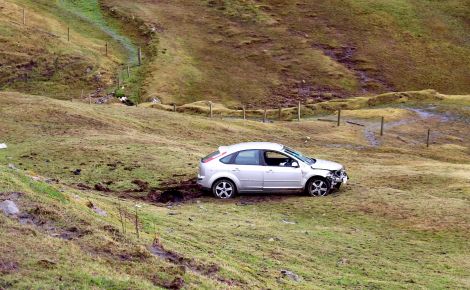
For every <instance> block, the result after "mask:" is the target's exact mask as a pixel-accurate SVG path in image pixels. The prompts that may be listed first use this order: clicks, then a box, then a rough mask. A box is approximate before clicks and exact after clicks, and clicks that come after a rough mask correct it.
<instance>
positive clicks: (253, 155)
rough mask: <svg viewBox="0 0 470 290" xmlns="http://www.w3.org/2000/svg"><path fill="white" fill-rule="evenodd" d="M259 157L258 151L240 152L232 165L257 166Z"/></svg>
mask: <svg viewBox="0 0 470 290" xmlns="http://www.w3.org/2000/svg"><path fill="white" fill-rule="evenodd" d="M259 157H260V156H259V150H245V151H240V152H238V154H237V156H236V157H235V159H234V162H233V163H234V164H238V165H259V164H260V162H259Z"/></svg>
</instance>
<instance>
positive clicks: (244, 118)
mask: <svg viewBox="0 0 470 290" xmlns="http://www.w3.org/2000/svg"><path fill="white" fill-rule="evenodd" d="M243 120H246V108H245V105H243Z"/></svg>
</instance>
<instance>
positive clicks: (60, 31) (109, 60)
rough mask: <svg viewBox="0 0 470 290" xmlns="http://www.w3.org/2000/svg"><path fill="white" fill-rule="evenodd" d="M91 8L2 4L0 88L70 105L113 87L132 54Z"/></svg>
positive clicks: (51, 3) (23, 1)
mask: <svg viewBox="0 0 470 290" xmlns="http://www.w3.org/2000/svg"><path fill="white" fill-rule="evenodd" d="M93 2H94V1H81V2H80V3H78V4H75V6H74V5H73V4H70V3H69V2H68V1H65V2H64V1H62V2H61V1H57V2H56V1H27V0H14V1H1V2H0V6H1V7H2V9H1V11H0V13H1V15H2V17H1V18H0V21H1V27H2V28H1V30H0V37H1V39H2V46H1V48H0V63H1V64H2V66H1V67H0V71H1V74H0V75H1V77H0V88H2V89H4V90H6V89H9V90H17V91H22V92H28V93H33V94H41V95H48V96H52V97H55V98H61V99H71V98H79V97H80V96H81V90H82V89H83V90H84V94H89V93H92V92H94V91H95V90H97V89H99V88H101V89H104V90H105V89H106V88H107V87H109V86H112V85H113V84H114V83H115V82H116V74H117V71H118V68H119V66H120V64H122V63H125V62H127V59H128V57H129V56H130V54H131V53H132V54H134V56H135V53H133V51H131V52H129V50H132V49H131V48H132V45H131V44H129V43H128V42H129V41H128V40H126V41H124V40H125V39H124V40H122V39H120V38H119V35H118V36H115V33H114V34H113V31H114V30H113V29H112V28H109V27H106V26H105V24H104V19H103V16H102V15H101V13H100V11H99V9H98V10H97V9H95V10H87V8H89V7H88V6H90V5H91V6H92V4H93ZM95 6H96V7H95V8H97V7H99V6H98V5H97V4H96V5H95ZM22 7H25V8H26V15H27V21H26V26H23V25H22V24H21V23H22ZM92 8H93V7H92ZM90 19H91V20H90ZM67 27H70V33H71V41H70V42H67ZM104 29H106V30H104ZM118 38H119V39H118ZM121 38H122V37H121ZM118 40H119V42H118ZM123 41H124V42H125V44H126V47H130V48H129V49H127V50H126V49H125V48H124V47H123V45H122V42H123ZM106 42H108V43H109V53H108V57H106V56H105V43H106Z"/></svg>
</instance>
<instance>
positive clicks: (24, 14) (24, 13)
mask: <svg viewBox="0 0 470 290" xmlns="http://www.w3.org/2000/svg"><path fill="white" fill-rule="evenodd" d="M23 25H26V9H24V8H23Z"/></svg>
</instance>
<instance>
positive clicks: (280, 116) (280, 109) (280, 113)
mask: <svg viewBox="0 0 470 290" xmlns="http://www.w3.org/2000/svg"><path fill="white" fill-rule="evenodd" d="M281 120H282V107H279V121H281Z"/></svg>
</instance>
